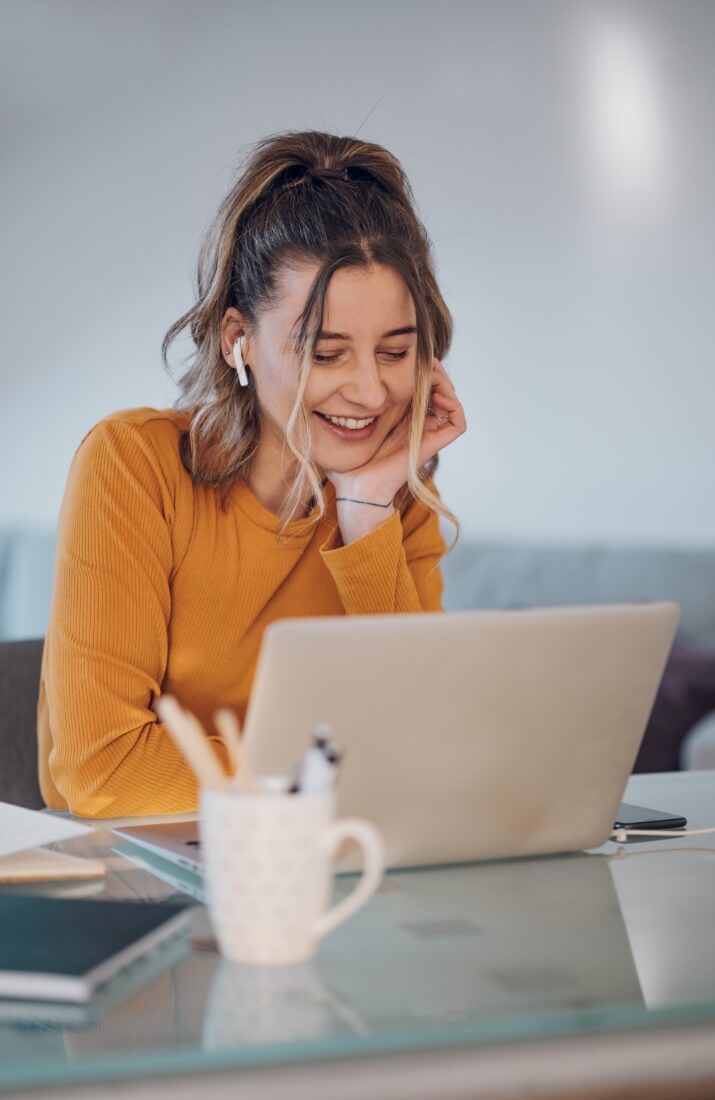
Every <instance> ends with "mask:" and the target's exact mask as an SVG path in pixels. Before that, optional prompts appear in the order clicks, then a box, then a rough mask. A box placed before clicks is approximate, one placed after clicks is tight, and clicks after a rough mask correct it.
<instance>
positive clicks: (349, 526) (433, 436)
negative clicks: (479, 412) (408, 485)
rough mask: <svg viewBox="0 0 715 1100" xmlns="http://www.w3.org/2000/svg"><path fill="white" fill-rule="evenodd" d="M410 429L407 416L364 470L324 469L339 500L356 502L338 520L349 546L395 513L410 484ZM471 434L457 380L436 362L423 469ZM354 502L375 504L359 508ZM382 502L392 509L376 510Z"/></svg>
mask: <svg viewBox="0 0 715 1100" xmlns="http://www.w3.org/2000/svg"><path fill="white" fill-rule="evenodd" d="M409 429H410V419H409V416H408V415H407V414H405V416H403V418H402V420H400V422H399V423H398V424H397V425H396V426H395V427H394V428H393V430H392V431H391V432H390V434H389V435H388V436H387V438H386V439H385V441H384V442H383V444H382V446H381V447H380V449H379V450H378V451H377V453H376V454H375V455H374V457H373V458H371V459H370V461H369V462H366V463H365V465H364V466H360V467H357V468H356V469H354V470H348V471H346V472H344V473H336V472H335V471H331V470H326V471H325V472H326V474H327V476H328V477H329V478H330V480H331V481H332V482H333V484H334V486H335V490H336V496H337V497H349V498H351V499H350V501H344V502H339V503H338V521H339V523H340V529H341V532H342V535H343V542H344V543H347V542H352V541H353V540H354V539H355V538H359V537H360V536H361V535H364V534H368V533H369V532H370V531H372V530H374V529H375V527H377V526H378V525H379V524H380V523H382V522H384V520H386V519H389V517H390V516H391V515H392V514H393V513H394V506H393V505H392V501H393V500H394V498H395V496H396V494H397V493H398V492H399V490H400V489H401V488H402V486H403V485H404V484H405V482H406V481H407V455H408V440H409ZM466 430H467V422H466V419H465V416H464V409H463V408H462V405H461V403H460V401H459V398H458V397H457V394H456V391H455V388H454V386H453V385H452V381H451V379H450V377H449V375H448V374H447V372H446V370H445V369H444V367H443V366H442V364H441V363H440V361H439V360H438V359H434V360H433V367H432V392H431V395H430V399H429V405H428V412H427V416H426V418H425V424H424V430H423V432H422V441H421V445H420V451H419V457H418V466H420V467H421V466H424V464H425V463H426V462H428V461H429V460H430V459H431V458H433V457H434V455H436V454H437V452H438V451H441V450H442V448H443V447H446V446H448V445H449V444H450V443H453V442H454V440H455V439H458V438H459V436H460V435H463V433H464V432H465V431H466ZM355 500H358V501H368V502H370V503H369V504H364V505H363V504H356V503H354V501H355ZM378 504H382V505H387V507H384V508H379V507H376V505H378ZM346 536H347V537H346Z"/></svg>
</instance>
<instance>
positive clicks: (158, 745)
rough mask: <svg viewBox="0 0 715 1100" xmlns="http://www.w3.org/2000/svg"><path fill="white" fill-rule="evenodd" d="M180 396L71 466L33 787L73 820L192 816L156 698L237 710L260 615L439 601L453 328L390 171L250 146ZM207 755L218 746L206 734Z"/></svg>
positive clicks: (338, 147)
mask: <svg viewBox="0 0 715 1100" xmlns="http://www.w3.org/2000/svg"><path fill="white" fill-rule="evenodd" d="M197 283H198V294H197V300H196V303H195V305H194V306H193V307H192V308H191V309H190V310H189V311H188V312H187V313H186V314H185V315H184V316H183V317H181V318H179V320H178V321H177V322H176V323H175V324H174V325H173V326H172V327H171V328H170V330H169V332H168V333H167V335H166V337H165V339H164V345H163V355H164V362H165V363H166V362H167V351H168V348H169V346H170V344H171V343H172V341H173V340H174V339H175V337H176V336H177V335H179V334H180V333H181V332H182V331H183V330H184V329H186V328H188V329H189V331H190V333H191V336H192V338H193V341H194V343H195V346H196V353H195V356H194V358H193V362H192V364H191V366H190V368H189V369H188V370H187V372H186V373H185V375H184V376H183V378H182V379H181V380H180V389H181V397H180V398H179V400H178V401H177V403H176V406H175V408H173V409H165V410H157V409H150V408H138V409H130V410H125V411H122V412H117V413H114V414H111V415H109V416H107V417H105V418H104V419H103V420H101V421H100V422H99V423H98V424H96V425H95V426H94V427H93V428H92V429H91V430H90V431H89V432H88V434H87V435H86V436H85V437H84V439H83V440H82V442H81V444H80V446H79V448H78V450H77V452H76V453H75V456H74V458H73V461H72V465H71V469H70V473H69V477H68V482H67V488H66V491H65V497H64V500H63V504H62V510H61V514H60V521H59V529H58V550H57V564H56V573H55V585H54V593H53V601H52V609H51V614H50V623H49V627H48V633H47V638H46V642H45V650H44V657H43V667H42V679H41V685H40V695H39V702H38V737H39V770H40V785H41V789H42V793H43V796H44V798H45V801H46V802H47V804H48V805H49V806H50V807H53V808H62V807H69V809H70V810H72V811H73V812H74V813H77V814H81V815H83V816H86V817H115V816H121V815H129V814H164V813H180V812H185V811H192V810H195V808H196V805H197V786H196V781H195V778H194V776H193V773H192V772H191V771H190V769H189V767H188V766H187V764H186V763H185V761H184V759H183V757H182V756H181V755H180V753H179V752H178V750H177V748H176V747H175V745H174V743H173V741H172V739H171V736H170V735H169V733H168V731H167V730H166V728H165V727H164V726H163V724H162V723H161V722H159V721H158V719H157V715H156V714H155V712H154V710H153V709H152V702H153V700H155V699H156V698H157V696H159V695H160V694H161V693H162V692H169V693H171V694H174V695H176V696H177V697H178V699H179V700H180V701H181V703H182V704H183V705H184V706H186V707H187V708H188V709H189V710H191V711H193V712H194V713H195V714H196V715H197V717H198V718H199V719H200V720H201V721H202V723H203V725H204V727H205V728H206V729H209V730H211V729H212V725H211V715H212V713H213V711H214V710H215V708H216V707H218V706H220V705H223V706H230V707H233V708H235V710H236V711H237V713H238V715H239V717H240V718H241V719H242V718H243V715H244V713H245V709H246V704H247V700H248V695H249V690H250V686H251V680H252V677H253V673H254V669H255V665H256V659H257V656H258V651H259V647H260V642H261V636H262V633H263V630H264V628H265V627H266V625H267V624H268V623H270V622H271V621H273V620H275V619H280V618H287V617H290V616H304V615H339V614H348V615H355V614H385V613H393V612H394V613H399V612H414V611H439V610H441V606H440V600H441V592H442V581H441V577H440V572H439V561H440V558H441V556H442V555H443V553H444V551H445V549H446V546H445V543H444V540H443V539H442V536H441V534H440V529H439V516H440V514H442V515H445V516H447V517H448V518H450V519H451V520H452V521H453V522H455V523H456V521H455V520H454V517H453V516H452V515H451V513H450V512H448V511H447V509H446V508H445V507H444V505H443V504H442V503H441V501H440V498H439V496H438V495H437V492H436V489H435V487H434V484H433V482H432V479H431V475H432V473H433V471H434V467H435V465H436V455H437V452H438V451H439V450H441V449H442V448H443V447H445V446H447V445H448V444H449V443H451V442H453V441H454V440H455V439H457V437H458V436H460V435H461V434H462V433H463V432H464V431H465V429H466V424H465V420H464V413H463V410H462V406H461V405H460V403H459V400H458V399H457V397H456V394H455V391H454V387H453V385H452V383H451V382H450V380H449V378H448V376H447V374H446V372H445V370H444V368H443V367H442V365H441V363H440V359H441V358H442V357H443V356H444V355H445V353H446V352H447V350H448V348H449V344H450V340H451V333H452V322H451V317H450V314H449V312H448V310H447V307H446V306H445V303H444V301H443V299H442V297H441V295H440V292H439V290H438V287H437V284H436V281H435V277H434V273H433V268H432V262H431V258H430V242H429V238H428V236H427V234H426V231H425V229H424V227H423V226H422V224H421V222H420V221H419V219H418V217H417V215H416V213H415V209H414V205H413V199H412V192H411V189H410V186H409V183H408V181H407V179H406V178H405V176H404V173H403V171H402V168H401V166H400V165H399V163H398V161H397V160H396V159H395V158H394V157H393V156H392V155H391V154H390V153H389V152H387V151H386V150H385V149H383V148H382V147H381V146H379V145H374V144H371V143H366V142H362V141H358V140H357V139H354V138H341V137H335V136H333V135H329V134H323V133H320V132H315V131H309V132H305V133H295V132H289V133H285V134H279V135H277V136H273V137H269V138H266V139H264V140H263V141H261V142H259V143H258V144H257V146H256V147H255V148H254V150H253V152H252V154H251V155H250V157H249V158H248V159H247V161H246V163H245V164H244V166H243V170H242V172H241V173H240V176H239V178H238V181H237V182H236V184H235V186H234V187H233V188H232V190H231V191H230V192H229V194H228V195H227V196H226V198H225V199H224V201H223V203H222V204H221V206H220V208H219V210H218V213H217V215H216V218H215V220H214V222H213V225H212V226H211V228H210V230H209V232H208V234H207V236H206V238H205V240H204V243H203V245H202V248H201V252H200V256H199V263H198V277H197ZM209 736H210V738H211V740H212V743H214V745H215V747H216V751H217V752H218V753H219V754H223V751H224V750H223V747H222V745H221V743H220V741H219V739H218V737H217V736H215V735H214V734H213V733H210V734H209Z"/></svg>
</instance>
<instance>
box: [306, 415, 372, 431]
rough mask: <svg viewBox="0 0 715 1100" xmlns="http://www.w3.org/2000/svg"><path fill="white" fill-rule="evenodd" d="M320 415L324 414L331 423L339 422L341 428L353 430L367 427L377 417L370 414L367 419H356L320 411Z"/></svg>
mask: <svg viewBox="0 0 715 1100" xmlns="http://www.w3.org/2000/svg"><path fill="white" fill-rule="evenodd" d="M318 416H322V417H323V419H324V420H329V421H330V423H331V424H337V425H338V427H339V428H352V429H353V431H355V430H356V429H359V428H367V427H368V425H369V424H372V422H373V421H374V420H376V419H377V418H376V417H374V416H370V417H368V419H367V420H355V418H354V417H352V416H329V415H328V414H327V413H318Z"/></svg>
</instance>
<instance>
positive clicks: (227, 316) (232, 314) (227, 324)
mask: <svg viewBox="0 0 715 1100" xmlns="http://www.w3.org/2000/svg"><path fill="white" fill-rule="evenodd" d="M246 331H247V326H246V322H245V320H244V318H243V316H242V314H240V313H239V311H238V310H237V309H234V308H233V306H230V307H229V308H228V309H227V310H226V312H225V313H224V315H223V318H222V320H221V354H222V355H223V357H224V359H225V361H226V362H227V363H228V365H229V367H233V369H234V370H236V362H235V360H234V357H233V345H234V344H235V343H236V340H238V338H239V337H240V336H243V360H244V362H245V363H250V361H251V360H250V349H249V341H248V338H247V336H246Z"/></svg>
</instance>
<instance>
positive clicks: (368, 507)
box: [336, 497, 396, 546]
mask: <svg viewBox="0 0 715 1100" xmlns="http://www.w3.org/2000/svg"><path fill="white" fill-rule="evenodd" d="M336 501H337V512H338V526H339V528H340V535H341V537H342V540H343V546H348V545H349V543H351V542H355V541H356V540H357V539H359V538H362V537H363V536H364V535H369V534H370V533H371V532H372V531H375V530H376V529H377V528H378V527H380V526H381V525H382V524H383V523H386V522H387V520H389V519H391V517H392V516H394V514H395V511H396V509H395V506H394V504H393V503H392V501H390V502H389V504H386V502H381V503H380V506H379V507H376V506H375V503H374V502H369V501H361V500H359V499H356V500H354V501H353V500H347V499H341V498H340V497H336Z"/></svg>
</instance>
